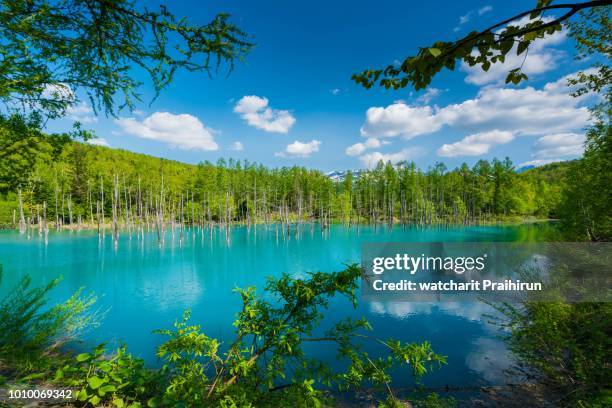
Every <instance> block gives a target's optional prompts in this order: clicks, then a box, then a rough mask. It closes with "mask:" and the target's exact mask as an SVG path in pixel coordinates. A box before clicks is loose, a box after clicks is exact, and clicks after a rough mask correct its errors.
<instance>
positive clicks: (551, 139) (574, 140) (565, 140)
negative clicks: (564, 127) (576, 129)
mask: <svg viewBox="0 0 612 408" xmlns="http://www.w3.org/2000/svg"><path fill="white" fill-rule="evenodd" d="M535 146H536V148H537V151H536V153H535V157H537V158H539V159H551V158H553V157H555V158H556V157H564V156H580V155H581V154H582V153H583V152H584V135H581V134H578V133H557V134H552V135H546V136H543V137H541V138H539V139H538V140H537V141H536V142H535Z"/></svg>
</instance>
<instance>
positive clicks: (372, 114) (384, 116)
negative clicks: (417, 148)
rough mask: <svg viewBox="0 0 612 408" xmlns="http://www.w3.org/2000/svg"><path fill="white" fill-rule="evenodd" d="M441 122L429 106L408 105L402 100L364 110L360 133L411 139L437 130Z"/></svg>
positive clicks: (368, 135)
mask: <svg viewBox="0 0 612 408" xmlns="http://www.w3.org/2000/svg"><path fill="white" fill-rule="evenodd" d="M441 127H442V123H441V122H440V121H439V120H437V117H436V112H434V109H432V108H431V107H430V106H409V105H406V104H405V103H404V102H402V101H396V102H395V103H393V104H392V105H389V106H387V107H386V108H383V107H372V108H369V109H368V110H367V112H366V121H365V123H364V124H363V126H362V127H361V135H362V136H367V137H394V136H403V137H404V138H406V139H411V138H413V137H415V136H418V135H422V134H425V133H432V132H435V131H437V130H439V129H440V128H441Z"/></svg>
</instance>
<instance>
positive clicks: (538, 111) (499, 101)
mask: <svg viewBox="0 0 612 408" xmlns="http://www.w3.org/2000/svg"><path fill="white" fill-rule="evenodd" d="M558 82H559V81H557V82H552V83H549V84H546V85H545V86H544V87H543V88H542V89H539V90H538V89H534V88H532V87H526V88H521V89H517V88H493V87H486V88H484V89H482V90H481V91H480V92H479V93H478V94H477V95H476V97H475V98H473V99H468V100H465V101H463V102H461V103H457V104H451V105H447V106H445V107H441V108H440V107H437V106H436V107H433V108H432V107H431V106H418V107H414V106H409V105H407V104H405V103H403V102H396V103H393V104H392V105H389V106H387V107H385V108H383V107H371V108H369V109H368V110H367V112H366V119H365V122H364V124H363V125H362V127H361V134H362V135H363V136H367V137H394V136H404V137H405V138H406V139H410V138H413V137H415V136H418V135H424V134H428V133H433V132H436V131H438V130H440V129H441V128H442V127H443V126H449V127H451V128H453V129H455V130H459V131H464V132H467V133H482V132H489V131H492V130H499V131H509V132H512V133H514V134H515V135H517V136H518V135H534V136H544V135H546V134H552V133H568V132H576V131H579V130H580V129H583V128H584V127H585V126H586V125H588V122H589V119H590V114H589V111H588V109H587V108H585V107H580V106H579V105H580V103H581V101H582V99H581V98H573V97H571V96H570V95H569V94H568V88H567V87H565V88H563V87H561V86H560V85H559V84H558Z"/></svg>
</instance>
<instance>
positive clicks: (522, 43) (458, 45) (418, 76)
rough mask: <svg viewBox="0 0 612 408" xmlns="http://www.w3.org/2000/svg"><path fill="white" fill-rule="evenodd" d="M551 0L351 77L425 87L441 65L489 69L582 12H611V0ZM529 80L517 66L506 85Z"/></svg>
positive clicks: (395, 86)
mask: <svg viewBox="0 0 612 408" xmlns="http://www.w3.org/2000/svg"><path fill="white" fill-rule="evenodd" d="M551 3H552V1H551V0H538V3H537V5H536V7H535V8H533V9H531V10H527V11H524V12H522V13H519V14H517V15H514V16H512V17H510V18H507V19H504V20H503V21H500V22H498V23H496V24H494V25H492V26H490V27H488V28H486V29H485V30H482V31H473V32H471V33H469V34H468V35H467V36H465V37H463V38H460V39H458V40H456V41H437V42H435V43H434V44H432V45H430V46H428V47H421V48H420V49H419V52H418V53H417V54H416V55H413V56H409V57H407V58H406V59H404V61H403V62H402V63H401V64H400V65H389V66H387V67H386V68H383V69H367V70H364V71H363V72H361V73H359V74H355V75H353V76H352V79H353V80H354V81H355V82H356V83H358V84H360V85H362V86H363V87H365V88H367V89H369V88H371V87H373V86H376V85H378V86H382V87H384V88H386V89H400V88H405V87H406V86H408V85H410V86H411V87H413V88H414V89H416V90H419V89H423V88H426V87H427V86H428V85H429V84H430V83H431V81H432V79H433V77H434V76H435V75H437V74H438V73H439V72H440V71H442V70H443V69H448V70H451V71H452V70H454V69H455V67H456V65H457V62H464V63H466V64H468V65H469V66H471V67H473V66H480V67H481V68H482V69H483V70H484V71H487V70H488V69H489V68H490V67H491V65H492V64H495V63H503V62H504V61H505V59H506V56H507V55H508V53H509V52H510V51H511V50H513V49H516V53H517V55H521V54H523V53H527V52H528V50H529V47H530V45H531V44H532V43H533V42H534V41H537V40H538V39H542V38H544V37H546V36H550V35H552V34H554V33H555V32H557V31H561V30H562V29H563V24H565V23H567V22H568V21H569V19H570V18H572V17H573V16H574V15H576V14H577V13H579V12H581V11H584V10H592V9H596V8H606V10H607V11H608V12H609V9H607V7H609V6H610V4H612V1H610V0H596V1H587V2H583V3H564V4H551ZM555 10H564V11H565V12H564V13H563V14H562V15H561V16H559V17H552V18H549V19H547V18H544V17H543V13H545V12H547V11H555ZM527 16H528V17H529V20H530V21H529V22H528V23H527V24H523V25H517V24H516V23H517V22H518V21H519V20H521V19H523V18H525V17H527ZM515 46H516V47H515ZM525 79H527V75H526V74H525V73H524V72H522V69H521V67H520V66H519V67H515V68H512V69H510V70H509V72H508V75H507V77H506V83H513V84H518V83H519V82H521V81H522V80H525Z"/></svg>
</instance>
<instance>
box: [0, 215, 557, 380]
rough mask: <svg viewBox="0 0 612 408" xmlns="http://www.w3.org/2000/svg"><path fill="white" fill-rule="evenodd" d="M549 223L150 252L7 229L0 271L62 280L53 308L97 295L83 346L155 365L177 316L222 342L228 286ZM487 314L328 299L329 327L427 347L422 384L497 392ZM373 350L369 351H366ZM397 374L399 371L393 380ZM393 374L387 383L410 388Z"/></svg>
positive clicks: (525, 232) (191, 234) (522, 237)
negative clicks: (83, 294) (361, 325)
mask: <svg viewBox="0 0 612 408" xmlns="http://www.w3.org/2000/svg"><path fill="white" fill-rule="evenodd" d="M548 228H549V226H547V225H546V224H530V225H523V226H505V227H459V228H438V227H431V228H407V229H404V228H402V227H396V228H394V229H392V230H389V229H387V228H377V229H374V228H372V227H361V228H359V230H358V229H356V228H355V227H353V228H351V229H349V228H346V227H342V226H332V228H331V229H330V230H329V231H328V232H326V233H324V234H323V233H321V231H320V230H319V228H318V227H316V226H315V227H314V228H313V229H311V228H310V227H305V228H303V229H302V231H301V232H300V234H299V236H298V237H296V236H295V234H292V235H291V237H286V238H284V237H283V236H282V233H281V232H280V231H279V232H277V229H276V228H275V227H274V226H272V227H265V226H259V227H258V228H257V231H255V230H254V229H253V228H251V229H250V230H247V228H246V227H235V228H233V229H232V230H231V242H230V243H229V244H228V242H227V240H226V236H225V233H224V232H222V231H218V230H215V231H214V232H213V234H212V235H210V234H209V233H208V232H204V234H203V235H202V233H201V231H200V230H192V231H189V230H188V231H186V234H185V238H184V240H183V242H179V240H178V235H177V236H176V237H175V240H174V241H173V240H172V237H171V235H170V233H168V236H167V237H166V241H165V245H164V246H163V247H161V248H160V247H159V246H158V244H157V240H156V237H155V235H154V234H153V233H145V239H144V240H142V239H137V238H136V237H135V236H134V237H133V238H132V239H129V238H128V237H127V236H125V235H123V236H121V238H120V241H119V245H118V248H117V249H115V248H114V245H113V244H112V242H111V239H110V237H106V240H105V241H104V242H102V243H100V242H99V240H98V237H97V235H96V234H95V233H93V232H91V231H80V232H50V233H49V239H48V244H47V245H45V243H44V241H43V240H42V239H40V238H39V237H38V234H37V233H35V234H34V235H33V236H32V237H30V238H28V237H26V236H25V235H19V234H18V233H17V232H14V231H0V264H2V266H3V271H4V273H3V279H2V281H1V283H0V294H4V293H6V292H7V291H8V290H10V288H12V287H13V286H14V285H15V283H16V282H18V281H19V280H20V279H21V278H22V277H23V276H24V275H26V274H30V275H31V276H32V278H33V281H34V283H35V284H43V283H46V282H48V281H49V280H51V279H53V278H56V277H58V276H63V281H62V283H61V284H60V285H59V287H58V288H57V289H55V290H54V291H53V292H52V301H60V300H64V299H66V298H67V297H68V296H70V294H72V293H73V292H74V291H75V290H77V289H78V288H80V287H85V289H86V291H92V292H94V293H95V294H96V295H98V297H99V300H98V306H99V307H100V308H101V309H104V310H106V315H105V318H104V320H103V321H102V323H101V324H100V326H99V327H97V328H95V329H93V330H91V331H89V332H87V333H86V334H85V336H84V337H85V344H84V345H82V346H81V347H87V346H88V345H93V344H97V343H100V342H110V343H122V342H125V343H126V344H127V345H128V346H129V350H130V351H131V352H132V353H134V354H136V355H138V356H141V357H143V358H144V359H145V360H146V361H147V362H148V363H149V364H151V365H156V364H158V361H157V360H156V358H155V354H154V353H155V347H156V346H157V345H158V344H159V343H160V342H161V340H162V339H161V338H160V337H159V336H158V335H155V334H152V333H151V332H152V331H153V330H155V329H159V328H169V327H170V326H171V325H172V323H173V322H174V321H175V320H176V319H178V318H180V316H181V314H182V312H183V311H184V310H185V309H191V310H192V316H193V321H194V322H197V323H199V324H201V325H202V329H203V330H204V331H205V332H206V333H207V334H208V335H210V336H215V337H217V338H219V339H221V340H223V339H229V338H231V334H232V329H233V328H232V324H231V323H232V321H233V319H234V315H235V313H236V312H237V311H238V309H239V306H240V300H239V297H238V296H237V295H236V294H233V293H232V289H233V288H235V287H246V286H251V285H253V286H257V287H262V286H263V284H264V283H265V281H266V277H267V276H278V275H279V274H281V273H283V272H286V273H289V274H291V275H293V276H295V277H300V276H304V275H305V272H308V271H335V270H340V269H341V268H343V266H344V265H345V264H347V263H351V262H359V258H360V245H361V243H364V242H381V241H389V242H402V241H405V242H410V241H412V242H414V241H421V242H435V241H471V242H475V241H533V240H539V239H541V238H542V236H543V235H544V234H545V233H546V231H547V229H548ZM487 313H493V310H492V309H491V308H490V307H489V306H487V305H485V304H482V303H478V302H472V303H448V302H447V303H438V304H432V303H407V302H379V301H362V302H360V304H359V307H358V308H357V310H354V309H352V307H351V306H350V305H349V304H348V303H347V302H346V301H343V300H337V301H334V302H332V304H331V305H330V308H329V310H328V311H327V313H326V319H325V320H326V321H324V326H325V324H326V323H330V322H331V321H333V320H336V319H338V318H342V317H346V316H354V317H361V316H365V317H366V318H367V319H368V320H369V321H370V323H371V324H372V326H373V327H374V333H375V335H376V336H378V337H380V338H388V337H392V338H395V339H401V340H403V341H423V340H428V341H430V342H431V343H432V345H433V347H434V350H435V351H437V352H438V353H441V354H444V355H446V356H448V365H446V366H444V367H443V368H442V369H440V370H438V371H436V372H434V373H432V374H430V375H428V376H427V377H426V378H425V381H424V383H425V384H426V385H430V386H444V385H452V386H466V385H470V386H472V385H486V384H500V383H504V382H507V381H508V380H509V378H508V377H507V374H506V373H505V372H504V369H506V368H508V367H509V365H510V364H511V359H510V356H509V354H508V352H507V351H506V348H505V345H504V343H503V341H502V340H501V339H500V338H499V336H500V334H501V333H500V331H499V330H498V328H497V327H495V326H493V325H491V324H489V323H487V321H486V319H483V318H482V315H483V314H487ZM372 351H373V352H374V353H375V352H376V350H375V349H373V350H372ZM308 352H309V353H312V354H315V355H317V356H319V357H321V358H323V359H325V360H327V361H330V362H331V363H332V364H340V363H337V362H335V357H334V356H335V353H334V349H333V348H332V347H325V346H323V345H322V344H319V343H317V345H316V347H312V348H310V349H309V350H308ZM400 374H401V373H400ZM408 383H409V379H408V376H404V375H400V376H399V377H398V379H397V380H396V385H404V384H408Z"/></svg>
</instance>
